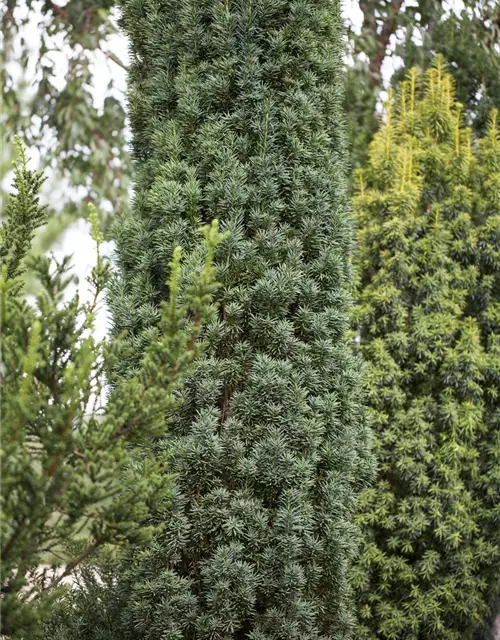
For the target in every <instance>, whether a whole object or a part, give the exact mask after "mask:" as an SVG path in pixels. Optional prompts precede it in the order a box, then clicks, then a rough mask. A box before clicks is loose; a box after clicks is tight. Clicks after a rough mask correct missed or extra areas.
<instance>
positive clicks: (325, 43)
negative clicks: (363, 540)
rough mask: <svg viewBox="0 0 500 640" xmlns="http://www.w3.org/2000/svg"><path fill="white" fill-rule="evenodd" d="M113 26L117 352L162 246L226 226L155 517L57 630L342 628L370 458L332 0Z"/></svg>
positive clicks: (144, 13)
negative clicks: (164, 503)
mask: <svg viewBox="0 0 500 640" xmlns="http://www.w3.org/2000/svg"><path fill="white" fill-rule="evenodd" d="M123 25H124V27H125V29H126V31H127V33H128V35H129V36H130V39H131V44H132V60H133V62H132V68H131V72H130V118H131V125H132V129H133V136H134V145H133V147H134V157H135V165H136V171H137V182H136V193H135V201H134V207H133V212H132V214H131V215H130V216H127V217H125V218H124V219H121V220H119V221H118V229H117V244H118V260H119V264H120V267H121V277H120V278H119V279H118V280H117V281H116V282H115V284H114V288H113V294H112V296H111V305H112V309H113V312H114V319H115V330H116V331H117V332H122V331H123V330H125V331H127V332H128V335H129V341H130V345H132V347H133V348H134V349H136V351H137V357H139V356H140V354H141V352H142V350H143V349H144V348H145V347H146V345H147V344H148V343H149V342H150V333H151V331H153V330H154V327H155V325H156V323H157V320H158V313H159V311H158V309H159V304H160V302H161V300H162V299H163V298H164V297H165V296H166V295H167V294H168V288H167V287H165V285H164V283H163V280H162V278H161V275H160V270H159V269H160V265H161V264H162V262H163V260H164V256H165V255H168V254H169V253H170V252H171V248H172V246H173V244H174V243H180V244H181V245H182V246H183V247H186V250H187V251H191V252H192V255H193V256H194V257H193V261H194V262H196V254H197V241H196V239H195V237H194V232H195V230H196V228H197V227H198V226H199V224H200V223H203V222H204V221H206V220H209V219H211V218H212V217H213V216H217V217H219V218H220V220H221V225H222V226H223V228H224V229H226V230H229V231H230V236H229V240H227V241H225V242H223V243H222V244H221V245H220V247H219V248H218V250H217V252H216V264H217V267H218V271H217V274H218V280H220V281H221V282H222V283H223V284H222V287H221V289H220V290H219V293H218V296H217V299H218V303H219V312H218V316H217V318H215V319H214V320H213V321H212V322H211V323H210V324H209V325H208V326H207V329H206V331H205V332H204V336H205V339H206V343H207V348H206V351H205V352H204V355H203V356H202V358H201V360H200V362H199V364H198V367H197V370H196V373H195V374H194V375H193V376H192V377H190V378H189V380H188V381H187V382H186V384H185V385H184V386H183V389H182V398H183V405H182V407H181V408H180V410H179V411H176V412H175V415H173V418H172V419H173V422H172V426H171V427H170V428H169V432H168V434H167V436H166V438H165V439H164V440H163V441H162V442H160V443H158V444H157V447H158V448H159V450H161V449H162V447H166V448H167V449H169V450H171V452H172V453H171V458H170V464H171V471H172V472H175V473H176V474H178V477H177V481H176V487H175V493H174V498H173V504H172V510H171V512H170V513H169V514H161V515H160V517H159V520H160V522H161V524H163V529H162V531H161V532H160V533H159V534H158V535H157V536H156V537H155V539H154V541H153V543H152V544H151V545H150V547H149V548H148V549H147V550H146V551H145V552H143V553H136V554H135V555H134V557H132V554H129V555H128V556H127V558H126V559H125V561H124V562H123V563H122V566H121V568H120V574H119V575H118V577H117V578H115V579H114V581H113V580H109V582H107V583H106V585H105V587H103V588H101V589H100V588H99V585H97V584H95V583H94V584H93V586H92V588H93V592H94V593H96V594H97V595H96V598H95V599H92V597H91V595H89V596H88V597H87V596H83V597H82V598H80V600H79V603H78V602H77V603H76V604H75V605H74V606H75V607H80V614H79V615H80V616H81V617H80V618H79V617H78V615H75V609H73V624H72V627H71V631H68V630H67V629H66V631H64V632H61V635H60V637H64V636H65V634H66V637H70V636H73V635H75V634H78V633H79V634H80V637H84V638H94V639H96V638H101V639H104V638H105V639H106V640H110V639H111V638H116V639H118V638H120V640H126V639H132V638H134V640H139V639H146V638H147V639H148V640H160V638H161V639H162V640H174V639H175V640H181V639H186V640H187V639H188V638H190V639H191V638H197V639H202V638H206V639H208V638H221V639H222V638H224V639H227V640H229V639H230V638H233V639H236V638H253V639H254V640H264V639H269V640H270V639H271V638H272V639H274V640H280V639H282V640H285V639H286V640H294V639H295V640H298V639H299V638H308V639H310V640H312V639H314V638H317V639H319V638H322V639H327V638H328V639H332V640H333V639H334V638H335V639H339V640H340V638H350V637H351V629H352V627H353V619H354V616H353V605H352V602H351V594H350V588H349V585H348V577H349V571H350V567H351V563H352V558H353V555H354V553H355V551H356V548H357V545H358V538H359V535H358V531H357V528H356V527H355V526H354V524H353V510H354V506H355V500H356V494H357V492H358V491H359V489H360V488H361V487H362V486H363V484H364V483H365V481H366V478H367V477H368V475H369V473H370V471H371V467H372V460H371V454H370V450H369V446H368V442H367V440H368V438H367V428H366V426H365V422H364V415H363V410H362V406H361V395H360V367H359V363H358V362H357V360H356V358H355V357H354V355H353V351H352V347H351V344H350V340H349V338H348V330H349V311H350V289H351V270H350V265H349V263H350V249H351V244H352V242H351V225H350V223H349V220H348V217H347V209H348V207H347V202H346V195H345V180H346V179H345V158H344V153H345V150H344V131H343V129H344V125H343V121H342V114H341V103H342V85H343V77H342V65H341V48H342V42H341V26H340V16H339V3H338V2H337V1H332V0H315V1H314V2H310V1H309V0H307V1H306V0H293V1H291V0H256V1H253V2H248V1H247V0H245V1H240V0H226V1H224V0H222V1H221V0H208V1H203V2H202V1H200V0H182V1H178V0H153V1H151V2H143V1H142V0H141V1H138V0H126V1H125V2H123ZM135 366H136V359H135V358H134V357H131V358H130V359H129V360H128V361H126V362H125V361H122V372H121V373H122V375H125V376H126V375H129V374H130V373H131V372H132V371H134V369H135ZM77 600H78V598H77ZM96 603H97V605H96ZM99 603H101V604H99ZM102 603H104V605H105V610H104V609H103V605H102Z"/></svg>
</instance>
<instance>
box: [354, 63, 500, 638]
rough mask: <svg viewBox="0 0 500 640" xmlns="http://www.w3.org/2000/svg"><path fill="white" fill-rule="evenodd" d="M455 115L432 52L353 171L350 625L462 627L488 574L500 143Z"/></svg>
mask: <svg viewBox="0 0 500 640" xmlns="http://www.w3.org/2000/svg"><path fill="white" fill-rule="evenodd" d="M461 113H462V111H461V108H460V105H459V104H457V103H456V102H455V99H454V93H453V86H452V81H451V78H450V76H449V75H448V74H447V73H446V70H445V69H444V67H443V63H442V61H441V60H437V62H436V64H435V66H434V67H433V68H432V69H430V70H429V71H428V73H427V74H426V75H425V78H424V81H423V82H422V81H421V79H420V78H419V77H418V76H417V74H416V72H412V73H411V74H410V75H409V78H408V80H407V81H406V82H405V83H404V84H403V85H402V89H401V92H400V94H399V96H398V98H397V100H396V101H393V102H391V103H389V105H388V108H387V111H386V122H385V125H384V126H383V128H382V130H381V131H380V133H379V134H378V135H377V136H376V139H375V141H374V143H373V144H372V147H371V150H370V158H369V162H368V165H367V167H366V169H365V170H364V171H362V172H361V173H360V174H359V176H358V177H359V191H358V194H357V196H356V198H355V210H356V215H357V220H358V224H359V228H360V231H359V251H358V258H357V259H358V263H359V269H360V293H359V307H358V321H359V324H358V329H359V332H360V339H361V349H362V352H363V353H364V355H365V356H366V358H367V360H368V362H369V377H368V392H369V401H370V405H371V412H372V415H373V420H374V426H375V428H376V450H377V452H378V455H379V465H380V474H379V479H378V482H377V483H376V485H375V486H374V487H372V488H370V489H368V490H367V491H366V492H365V493H364V494H363V498H362V503H361V507H362V508H361V510H360V515H359V523H360V524H361V525H362V527H363V528H364V533H365V541H364V545H363V553H362V557H361V560H360V562H359V564H358V565H357V568H356V572H355V584H356V586H357V587H358V589H359V594H358V595H359V598H360V608H359V610H360V618H361V626H362V630H361V635H360V637H362V638H370V639H375V638H376V639H380V640H382V639H384V640H431V638H432V639H435V638H440V639H442V640H458V639H460V640H463V639H465V638H471V637H472V633H473V629H474V627H475V626H477V625H478V624H479V622H480V621H481V618H482V617H483V615H484V613H485V611H486V610H487V606H488V604H489V603H490V602H491V597H492V595H493V594H494V593H495V582H496V587H497V588H498V575H495V573H498V562H499V552H500V546H499V530H500V527H499V524H500V520H499V491H498V490H499V483H498V480H499V466H500V462H499V461H500V442H499V435H498V434H499V426H500V423H499V412H498V388H499V387H498V382H499V377H498V374H499V362H500V361H499V358H498V346H499V341H500V323H499V319H500V313H499V297H500V293H499V292H500V288H499V280H498V277H499V267H500V253H499V229H500V212H499V204H498V203H499V199H498V194H499V185H500V172H499V168H500V165H499V161H500V142H499V136H498V130H497V123H496V119H495V116H494V115H493V117H492V118H491V122H490V126H489V131H488V135H487V136H486V137H485V138H484V139H483V140H481V141H480V142H479V143H476V142H473V141H472V140H471V131H470V130H469V129H468V128H466V127H465V126H464V125H463V122H462V115H461Z"/></svg>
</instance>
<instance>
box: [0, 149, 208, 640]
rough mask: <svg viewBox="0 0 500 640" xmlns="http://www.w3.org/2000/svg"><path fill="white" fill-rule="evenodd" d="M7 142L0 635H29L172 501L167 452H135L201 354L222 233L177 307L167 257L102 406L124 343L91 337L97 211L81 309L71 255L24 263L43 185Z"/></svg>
mask: <svg viewBox="0 0 500 640" xmlns="http://www.w3.org/2000/svg"><path fill="white" fill-rule="evenodd" d="M18 146H19V150H20V161H19V163H18V165H17V167H16V173H15V180H14V187H15V191H14V194H13V195H12V196H11V197H10V200H9V202H8V203H7V206H6V220H5V221H4V223H3V225H2V228H1V239H2V257H1V269H2V271H1V278H0V292H1V323H2V336H1V348H2V360H1V374H0V375H1V383H2V443H1V536H2V549H1V589H2V598H1V600H0V603H1V634H2V635H3V636H6V637H9V638H25V639H27V638H30V639H32V638H35V637H38V633H39V632H40V630H41V629H40V624H41V621H42V620H43V619H44V618H45V617H46V616H48V615H49V614H50V612H51V610H52V609H53V607H54V605H55V603H56V601H57V599H58V596H59V595H61V593H60V592H61V589H60V588H59V587H60V586H61V584H62V583H63V582H64V581H65V579H66V578H67V577H70V576H72V575H73V574H74V573H75V570H76V569H77V568H78V567H79V565H80V564H81V563H82V562H83V561H85V560H87V559H89V558H90V557H91V556H93V555H95V553H96V552H97V551H98V550H99V549H101V548H102V547H103V546H104V545H109V544H112V545H114V546H115V547H116V545H120V546H123V545H126V544H129V543H140V542H145V541H146V540H147V539H149V538H150V536H151V533H152V531H153V530H154V526H151V525H150V524H149V523H148V526H146V525H145V524H144V522H145V520H146V519H147V518H148V514H149V513H150V510H151V509H152V508H153V507H154V510H155V512H158V510H159V509H162V508H163V507H164V503H165V501H166V500H167V499H168V498H169V496H170V491H171V482H170V480H171V479H170V477H169V475H168V474H167V471H166V459H167V455H168V450H167V449H165V450H164V451H163V452H162V453H161V454H160V455H155V456H152V455H151V453H150V452H148V450H147V448H145V447H144V446H141V447H138V446H137V445H138V444H139V443H141V442H144V441H145V440H147V439H149V438H151V437H154V436H159V435H162V434H163V433H164V431H165V419H164V416H165V412H166V411H167V410H169V409H172V407H173V406H176V405H177V403H178V399H176V397H175V395H174V391H175V389H176V387H177V386H178V384H179V381H180V380H181V379H182V377H183V376H185V375H186V373H187V372H188V371H189V369H190V367H191V364H192V362H193V361H194V359H195V358H196V357H197V355H198V354H199V351H200V348H201V343H199V342H197V341H196V338H197V336H198V334H199V330H200V326H202V324H203V323H205V322H206V321H207V320H208V319H209V318H210V316H211V314H212V312H213V308H212V305H211V293H212V291H213V289H214V284H213V267H212V255H213V250H214V247H215V245H216V244H217V242H218V240H219V236H218V234H217V229H216V227H215V226H214V227H212V228H211V229H206V231H205V235H206V246H207V247H208V257H207V259H206V261H205V264H204V266H203V268H202V269H201V271H200V272H199V274H198V275H197V276H196V277H195V279H194V281H193V282H192V283H191V285H190V286H189V287H188V288H187V289H186V290H185V292H184V301H183V302H182V303H180V302H179V301H178V299H177V288H178V283H179V275H180V268H181V263H180V249H177V250H176V251H175V252H174V257H173V261H172V262H171V276H170V280H169V290H170V298H169V300H168V302H165V303H164V304H163V306H162V308H161V309H160V311H159V317H160V321H159V325H158V328H157V330H156V334H155V340H154V341H153V342H152V344H151V346H150V347H148V349H146V350H145V352H144V354H143V356H142V358H141V362H140V366H139V367H138V371H137V373H136V374H135V375H134V376H131V377H129V378H128V379H127V380H121V381H120V383H119V384H117V385H116V386H115V388H114V389H112V390H110V391H109V393H108V398H107V402H106V406H105V408H104V409H103V408H102V406H100V405H101V399H102V393H103V385H104V384H105V378H106V371H107V369H109V368H110V367H113V366H114V363H115V362H116V361H117V359H119V358H120V355H121V354H122V353H123V350H124V349H125V348H126V345H125V344H124V343H123V342H122V341H121V339H119V338H117V339H116V340H114V341H112V342H111V343H109V344H98V343H96V341H95V339H94V338H93V332H94V320H95V313H96V310H97V304H98V301H99V296H100V293H101V292H102V290H103V287H104V286H105V283H106V280H107V274H108V271H109V269H108V265H107V263H106V261H105V260H104V259H103V258H102V257H101V256H100V250H99V247H100V242H101V238H100V234H99V230H98V226H97V217H96V212H95V211H92V212H91V218H92V219H93V222H94V231H93V237H94V239H95V241H96V243H97V250H98V259H97V264H96V266H95V268H94V269H93V271H92V276H91V278H90V285H91V287H92V289H93V291H94V296H93V298H92V300H91V301H90V302H89V303H82V302H80V301H79V298H78V296H75V297H73V298H72V299H71V300H69V301H68V300H67V289H68V286H69V285H71V284H72V283H73V278H72V276H71V274H70V266H69V258H66V259H64V260H63V261H62V262H60V263H57V262H56V261H55V260H50V259H49V258H45V257H41V258H36V259H34V260H33V259H31V258H30V256H29V250H30V243H31V240H32V238H33V234H34V232H35V230H36V229H37V227H39V226H40V225H41V224H43V223H44V222H45V208H44V207H42V206H40V203H39V199H38V195H39V190H40V186H41V184H42V182H43V177H42V175H41V174H40V173H39V172H36V171H31V170H30V169H29V168H28V165H27V159H26V156H25V154H24V150H23V148H22V147H21V146H20V145H18ZM30 262H31V265H30V266H31V268H32V270H33V272H34V273H35V275H36V276H37V277H38V278H39V280H40V289H39V293H38V295H37V297H36V300H35V301H34V303H29V302H28V301H27V300H26V296H25V293H24V291H23V281H22V276H23V273H24V271H25V269H26V267H27V266H28V264H29V263H30ZM165 275H166V273H165ZM193 313H194V314H195V317H194V320H193V318H192V317H191V316H192V314H193Z"/></svg>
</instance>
